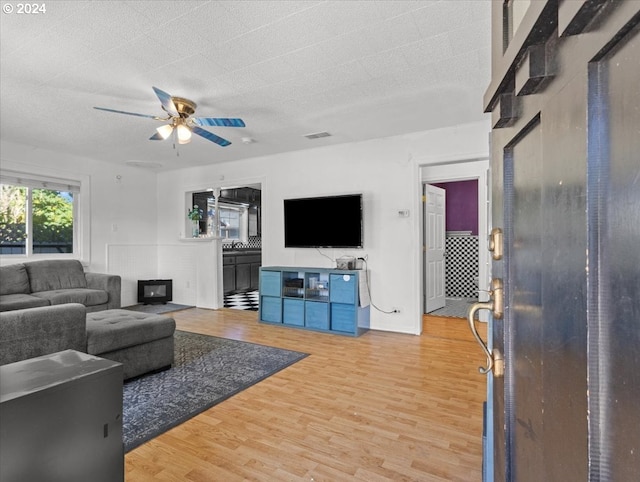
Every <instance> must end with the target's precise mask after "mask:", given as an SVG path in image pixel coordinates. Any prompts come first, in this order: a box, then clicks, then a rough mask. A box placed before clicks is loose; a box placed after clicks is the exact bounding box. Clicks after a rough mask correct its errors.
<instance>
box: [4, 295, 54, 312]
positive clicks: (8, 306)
mask: <svg viewBox="0 0 640 482" xmlns="http://www.w3.org/2000/svg"><path fill="white" fill-rule="evenodd" d="M39 306H49V300H45V299H43V298H38V297H37V296H33V295H26V294H23V293H15V294H12V295H0V311H13V310H24V309H26V308H37V307H39Z"/></svg>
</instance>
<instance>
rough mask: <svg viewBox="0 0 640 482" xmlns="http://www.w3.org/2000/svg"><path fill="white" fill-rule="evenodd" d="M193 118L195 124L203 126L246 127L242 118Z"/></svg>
mask: <svg viewBox="0 0 640 482" xmlns="http://www.w3.org/2000/svg"><path fill="white" fill-rule="evenodd" d="M191 120H192V121H193V123H194V124H196V125H199V126H202V127H204V126H217V127H246V126H245V124H244V121H243V120H242V119H228V118H225V117H193V118H192V119H191Z"/></svg>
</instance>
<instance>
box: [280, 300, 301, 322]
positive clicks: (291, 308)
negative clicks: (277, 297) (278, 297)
mask: <svg viewBox="0 0 640 482" xmlns="http://www.w3.org/2000/svg"><path fill="white" fill-rule="evenodd" d="M282 322H283V323H285V324H287V325H296V326H304V301H303V300H289V299H285V300H284V303H283V307H282Z"/></svg>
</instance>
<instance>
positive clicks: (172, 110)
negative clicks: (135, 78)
mask: <svg viewBox="0 0 640 482" xmlns="http://www.w3.org/2000/svg"><path fill="white" fill-rule="evenodd" d="M153 91H154V92H155V93H156V95H157V96H158V99H160V103H161V104H162V107H164V110H166V111H167V112H168V113H169V114H171V115H172V116H176V117H177V116H179V115H180V114H178V111H177V110H176V106H175V105H174V103H173V100H172V99H171V96H170V95H169V94H167V93H166V92H165V91H163V90H160V89H158V88H157V87H153Z"/></svg>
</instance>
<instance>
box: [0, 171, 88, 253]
mask: <svg viewBox="0 0 640 482" xmlns="http://www.w3.org/2000/svg"><path fill="white" fill-rule="evenodd" d="M9 164H11V163H10V162H6V161H4V160H3V165H9ZM37 171H38V174H35V173H33V171H30V170H25V169H20V170H18V169H15V170H14V169H9V168H7V169H4V166H3V169H1V170H0V182H1V183H2V184H8V185H14V186H23V187H26V188H27V199H26V210H27V212H26V213H25V214H26V224H27V226H26V229H27V233H28V237H27V240H26V243H25V253H20V254H0V261H2V263H3V264H5V263H11V262H20V261H28V260H37V259H51V258H55V259H78V260H80V261H81V262H83V263H85V264H86V263H88V262H89V254H90V223H91V219H90V209H89V208H90V206H89V199H90V198H91V196H90V182H89V176H85V175H78V174H70V173H61V172H59V171H52V170H50V169H44V168H40V167H38V168H37ZM61 174H62V175H63V176H64V177H61ZM37 184H40V185H37ZM64 186H67V187H72V189H65V188H64ZM33 189H51V190H59V191H72V192H73V204H72V206H73V252H72V253H34V252H33V234H32V233H33V213H32V196H31V193H32V191H33Z"/></svg>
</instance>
